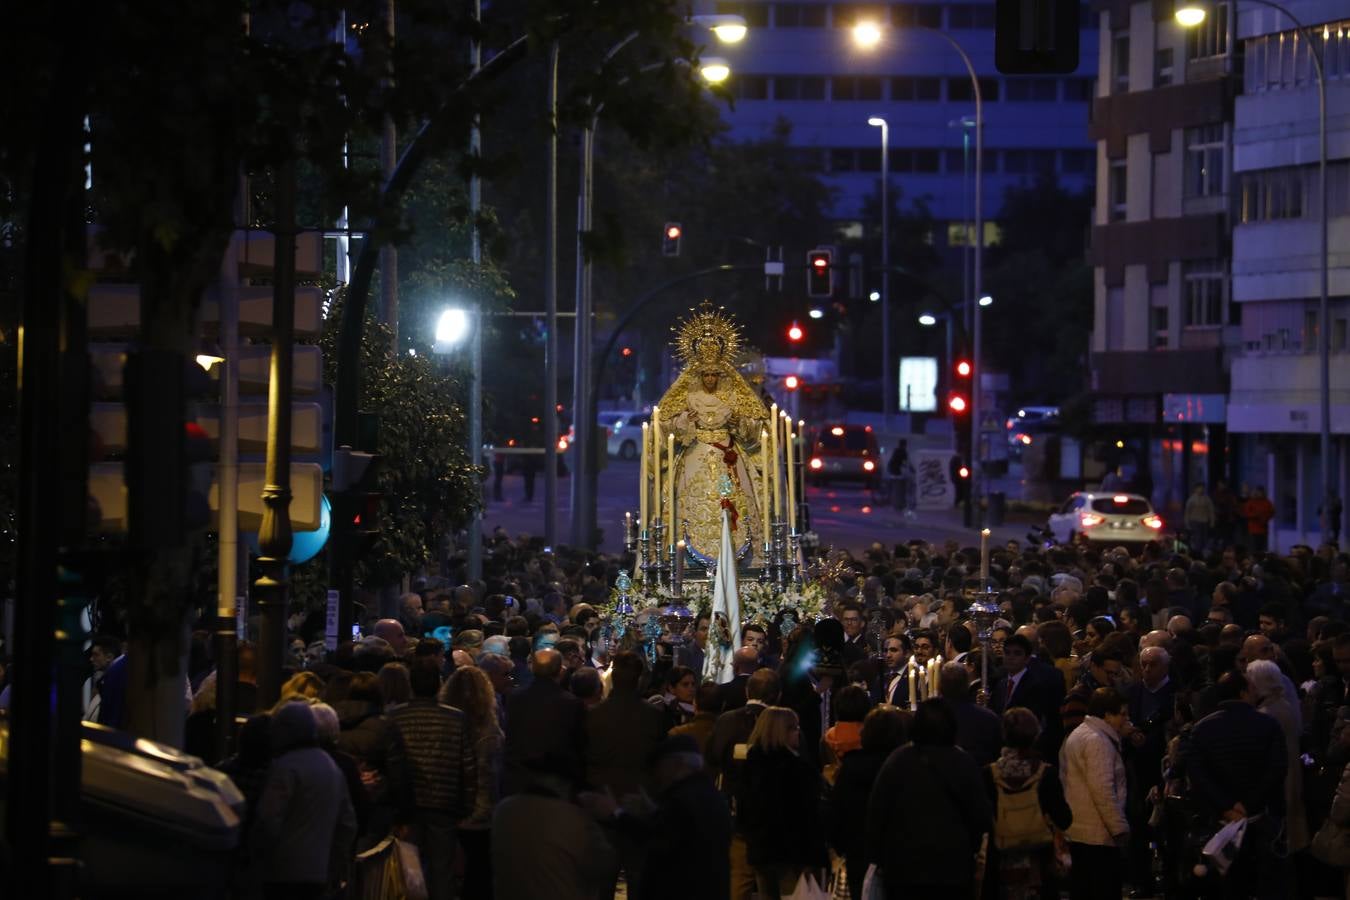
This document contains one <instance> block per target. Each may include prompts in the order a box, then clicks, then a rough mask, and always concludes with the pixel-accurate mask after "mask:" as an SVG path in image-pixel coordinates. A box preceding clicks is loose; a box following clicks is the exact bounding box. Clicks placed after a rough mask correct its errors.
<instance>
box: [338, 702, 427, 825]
mask: <svg viewBox="0 0 1350 900" xmlns="http://www.w3.org/2000/svg"><path fill="white" fill-rule="evenodd" d="M334 711H335V712H336V713H337V716H338V724H339V725H341V727H342V730H341V731H340V732H339V733H338V738H337V749H339V750H341V751H342V752H343V753H346V754H347V755H348V756H350V757H351V758H352V759H354V760H356V764H357V766H358V767H359V768H360V769H361V770H363V771H364V772H366V773H368V774H367V776H365V777H363V779H362V780H363V782H364V783H365V784H366V785H367V793H368V795H369V797H370V800H371V803H372V804H373V805H375V806H383V807H386V808H395V809H400V810H405V811H406V810H408V809H411V807H412V783H411V773H410V772H409V770H408V757H407V754H406V752H405V748H404V746H403V738H402V736H401V735H400V734H399V733H398V729H397V728H395V727H394V723H393V722H391V721H390V720H389V719H388V717H386V716H384V715H382V714H381V711H380V708H379V706H378V705H376V704H374V703H367V702H365V701H360V700H344V701H341V702H340V703H338V704H337V705H336V706H335V707H334ZM371 775H373V777H370V776H371Z"/></svg>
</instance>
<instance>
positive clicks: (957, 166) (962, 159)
mask: <svg viewBox="0 0 1350 900" xmlns="http://www.w3.org/2000/svg"><path fill="white" fill-rule="evenodd" d="M986 152H988V151H986ZM942 156H943V168H944V170H945V171H946V172H947V174H948V175H965V174H966V170H967V169H968V168H969V169H972V170H973V169H974V167H975V150H974V149H973V148H972V149H971V151H970V155H969V157H967V155H966V151H965V150H945V151H943V154H942Z"/></svg>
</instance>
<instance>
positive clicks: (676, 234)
mask: <svg viewBox="0 0 1350 900" xmlns="http://www.w3.org/2000/svg"><path fill="white" fill-rule="evenodd" d="M666 237H667V238H669V239H670V240H672V241H676V240H679V238H680V226H678V225H667V226H666Z"/></svg>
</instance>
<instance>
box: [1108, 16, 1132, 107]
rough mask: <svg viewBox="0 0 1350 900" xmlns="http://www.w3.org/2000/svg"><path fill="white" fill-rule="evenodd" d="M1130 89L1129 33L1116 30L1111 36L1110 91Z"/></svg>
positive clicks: (1118, 91)
mask: <svg viewBox="0 0 1350 900" xmlns="http://www.w3.org/2000/svg"><path fill="white" fill-rule="evenodd" d="M1129 89H1130V33H1129V32H1128V31H1118V32H1116V33H1115V34H1114V35H1112V36H1111V93H1113V94H1123V93H1125V92H1126V91H1128V90H1129Z"/></svg>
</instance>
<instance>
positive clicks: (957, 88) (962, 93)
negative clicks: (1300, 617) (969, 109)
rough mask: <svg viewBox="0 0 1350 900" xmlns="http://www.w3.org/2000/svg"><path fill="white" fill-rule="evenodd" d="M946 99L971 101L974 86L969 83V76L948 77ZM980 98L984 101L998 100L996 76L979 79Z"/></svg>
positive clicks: (973, 94) (972, 99) (973, 96)
mask: <svg viewBox="0 0 1350 900" xmlns="http://www.w3.org/2000/svg"><path fill="white" fill-rule="evenodd" d="M947 99H948V100H951V101H959V100H966V101H971V102H973V101H974V100H975V86H974V85H972V84H971V83H970V79H969V78H948V79H947ZM980 99H981V100H983V101H984V102H985V103H992V102H993V101H996V100H998V79H997V78H981V79H980Z"/></svg>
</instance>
